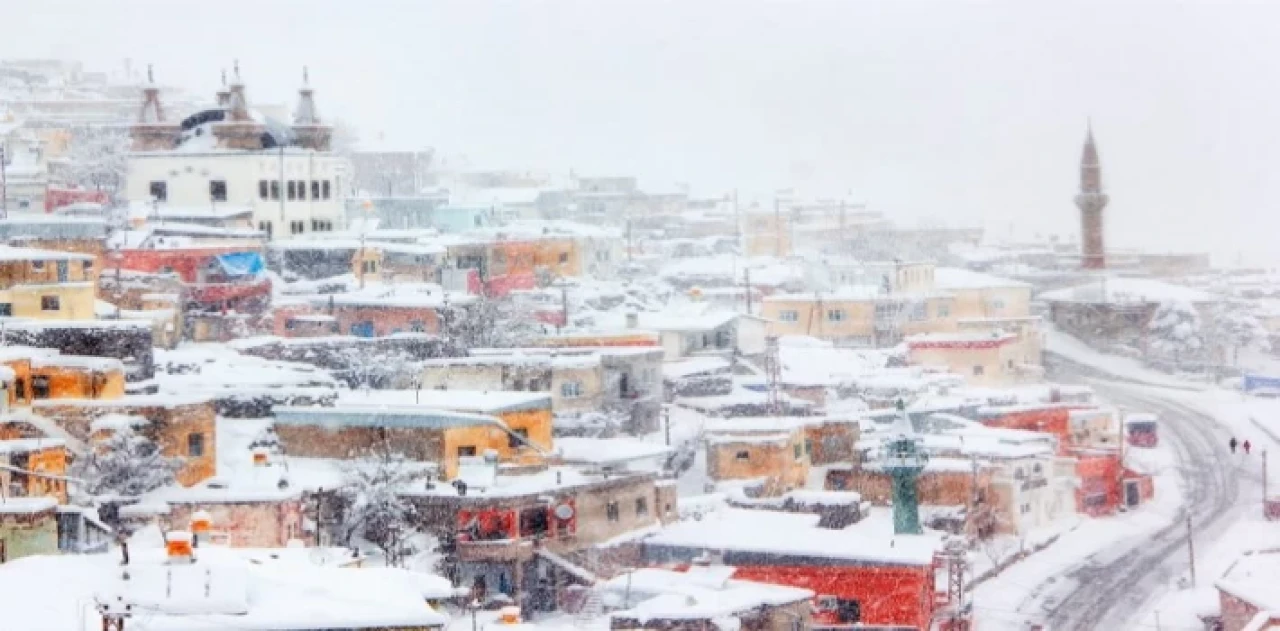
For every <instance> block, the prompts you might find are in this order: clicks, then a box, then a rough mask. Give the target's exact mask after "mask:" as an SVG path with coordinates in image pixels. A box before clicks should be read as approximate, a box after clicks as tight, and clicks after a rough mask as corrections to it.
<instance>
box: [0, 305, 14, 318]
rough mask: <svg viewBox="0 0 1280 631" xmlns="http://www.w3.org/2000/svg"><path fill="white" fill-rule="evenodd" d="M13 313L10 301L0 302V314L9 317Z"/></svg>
mask: <svg viewBox="0 0 1280 631" xmlns="http://www.w3.org/2000/svg"><path fill="white" fill-rule="evenodd" d="M12 315H13V303H12V302H0V316H4V317H9V316H12Z"/></svg>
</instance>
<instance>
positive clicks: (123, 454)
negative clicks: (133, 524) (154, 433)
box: [71, 426, 182, 498]
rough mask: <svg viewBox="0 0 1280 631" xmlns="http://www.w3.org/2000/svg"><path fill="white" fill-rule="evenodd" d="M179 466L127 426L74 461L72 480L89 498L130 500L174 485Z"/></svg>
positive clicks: (144, 437)
mask: <svg viewBox="0 0 1280 631" xmlns="http://www.w3.org/2000/svg"><path fill="white" fill-rule="evenodd" d="M181 466H182V460H181V459H180V458H170V457H167V456H165V455H164V454H162V453H160V448H159V447H158V446H157V445H156V444H155V442H153V441H152V440H151V439H150V438H147V437H146V436H144V435H142V434H140V433H138V432H137V431H135V430H134V429H133V428H131V427H127V426H126V427H120V428H118V429H116V430H114V432H113V433H112V434H111V436H110V437H109V438H107V439H106V440H104V441H102V442H100V443H98V444H96V445H94V446H93V449H91V450H90V451H89V453H87V454H85V455H83V456H80V457H78V458H76V460H75V462H74V463H73V464H72V466H71V477H73V478H77V479H80V480H83V481H84V483H83V485H81V486H80V487H79V492H80V493H83V494H84V495H87V496H89V498H133V497H138V496H141V495H142V494H144V493H146V492H148V491H153V490H155V489H158V488H160V487H163V486H167V485H170V484H173V483H174V482H175V479H174V474H175V473H177V471H178V469H179V468H180V467H181Z"/></svg>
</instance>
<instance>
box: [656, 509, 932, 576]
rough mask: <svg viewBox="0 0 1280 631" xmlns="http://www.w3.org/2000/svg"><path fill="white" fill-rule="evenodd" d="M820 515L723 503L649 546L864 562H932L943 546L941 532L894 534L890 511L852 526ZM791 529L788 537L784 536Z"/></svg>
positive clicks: (661, 535) (817, 561)
mask: <svg viewBox="0 0 1280 631" xmlns="http://www.w3.org/2000/svg"><path fill="white" fill-rule="evenodd" d="M818 519H819V517H818V515H813V514H800V513H787V512H779V511H767V510H744V509H737V508H720V509H718V510H714V511H711V512H710V513H709V514H707V515H706V516H704V517H703V518H702V519H701V520H694V521H681V522H678V523H674V524H671V525H670V526H668V527H666V528H664V529H662V530H661V531H659V532H658V533H656V534H654V535H653V536H651V537H649V538H648V539H646V540H645V542H644V543H645V546H646V548H647V547H649V546H660V547H664V548H679V549H713V550H722V551H724V552H726V553H730V552H739V553H758V554H770V555H777V556H785V557H792V558H802V559H810V560H812V562H813V563H815V564H820V565H832V564H839V563H841V562H845V563H847V562H862V563H874V564H888V565H913V566H927V565H930V564H931V563H932V562H933V556H934V553H935V552H936V551H938V550H939V549H941V547H942V536H941V535H940V534H937V533H934V532H931V531H926V533H925V534H922V535H895V534H894V532H893V520H892V518H891V517H890V516H889V515H888V513H887V512H885V511H873V513H872V514H871V516H869V517H867V518H865V519H863V520H862V521H860V522H858V523H856V524H853V525H852V526H849V527H847V528H842V529H829V528H819V527H818ZM779 533H786V536H779Z"/></svg>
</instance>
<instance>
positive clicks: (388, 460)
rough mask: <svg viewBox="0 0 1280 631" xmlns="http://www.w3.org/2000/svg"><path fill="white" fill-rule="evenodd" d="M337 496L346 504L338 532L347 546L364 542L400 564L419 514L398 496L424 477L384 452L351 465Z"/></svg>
mask: <svg viewBox="0 0 1280 631" xmlns="http://www.w3.org/2000/svg"><path fill="white" fill-rule="evenodd" d="M345 473H346V476H345V477H346V479H345V482H344V485H343V487H342V488H341V489H339V494H340V496H341V498H342V500H343V502H344V504H345V510H344V511H343V515H342V522H341V525H340V532H341V535H342V538H343V540H344V541H345V542H346V543H348V544H350V543H351V542H352V540H353V539H359V540H363V541H367V542H369V543H370V544H372V545H374V546H376V547H377V548H378V549H379V550H381V551H382V552H383V554H384V555H385V558H386V563H387V565H389V566H394V565H397V564H399V562H400V559H401V556H402V553H403V551H404V548H405V544H406V542H408V541H409V539H410V538H412V537H413V536H414V535H416V534H417V524H418V511H417V509H416V508H415V507H414V505H413V504H412V503H411V502H409V501H408V500H406V499H404V498H403V497H401V496H400V495H398V492H399V491H401V490H403V489H404V488H405V487H407V486H409V485H410V484H412V483H414V482H415V481H417V480H419V479H421V478H423V477H424V475H425V473H424V472H423V471H421V470H418V469H415V468H414V467H412V466H411V465H410V464H409V463H408V462H407V461H406V460H405V458H404V456H402V455H400V454H397V453H392V452H390V451H383V452H381V453H377V454H374V455H372V456H370V457H368V458H364V459H361V460H357V461H354V462H352V463H350V464H349V465H348V467H347V470H346V472H345Z"/></svg>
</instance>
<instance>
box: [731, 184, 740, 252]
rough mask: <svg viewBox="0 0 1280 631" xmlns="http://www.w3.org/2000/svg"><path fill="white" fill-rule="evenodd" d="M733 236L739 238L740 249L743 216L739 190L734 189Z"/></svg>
mask: <svg viewBox="0 0 1280 631" xmlns="http://www.w3.org/2000/svg"><path fill="white" fill-rule="evenodd" d="M733 234H734V236H735V237H737V238H738V247H742V214H741V213H740V212H739V211H738V189H736V188H735V189H733Z"/></svg>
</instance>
